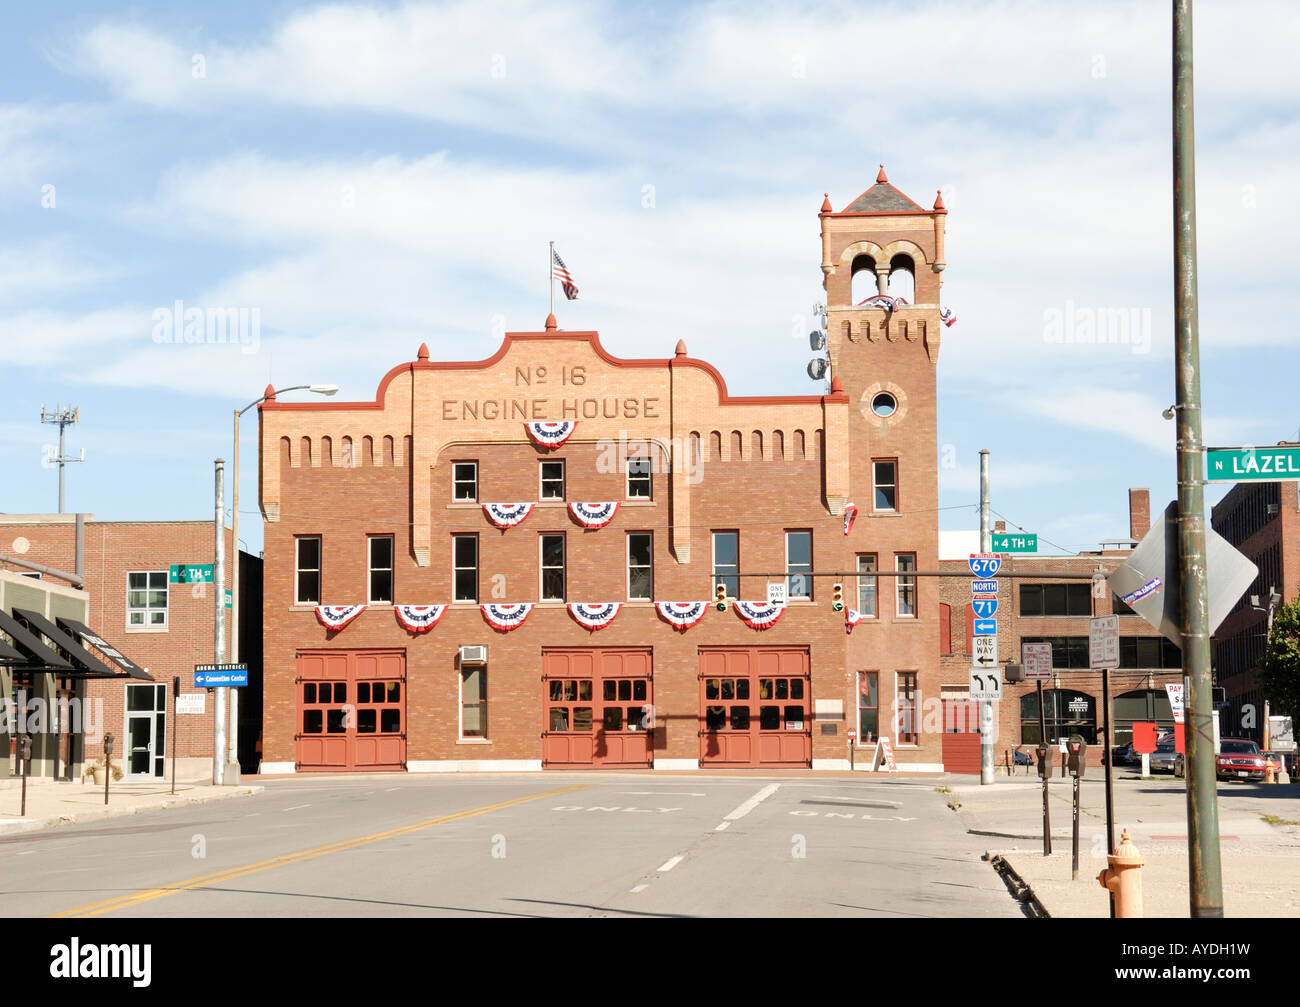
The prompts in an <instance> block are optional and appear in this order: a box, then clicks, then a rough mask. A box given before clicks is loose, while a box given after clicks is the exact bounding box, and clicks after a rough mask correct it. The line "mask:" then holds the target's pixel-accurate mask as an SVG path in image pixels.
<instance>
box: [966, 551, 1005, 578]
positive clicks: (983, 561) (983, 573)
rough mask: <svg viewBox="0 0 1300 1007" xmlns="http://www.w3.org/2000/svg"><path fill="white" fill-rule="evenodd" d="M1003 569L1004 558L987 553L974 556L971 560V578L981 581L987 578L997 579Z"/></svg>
mask: <svg viewBox="0 0 1300 1007" xmlns="http://www.w3.org/2000/svg"><path fill="white" fill-rule="evenodd" d="M1001 569H1002V557H1001V556H994V555H993V554H991V553H986V554H984V555H981V556H972V557H971V558H970V572H971V576H973V577H979V578H981V579H984V578H987V577H996V576H997V575H998V571H999V570H1001Z"/></svg>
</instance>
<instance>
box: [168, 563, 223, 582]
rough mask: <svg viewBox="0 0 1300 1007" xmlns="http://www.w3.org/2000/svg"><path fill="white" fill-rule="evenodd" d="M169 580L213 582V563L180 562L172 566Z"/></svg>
mask: <svg viewBox="0 0 1300 1007" xmlns="http://www.w3.org/2000/svg"><path fill="white" fill-rule="evenodd" d="M167 580H168V581H169V582H170V583H172V584H211V583H212V581H213V575H212V564H211V563H207V564H203V563H180V564H178V565H176V566H173V567H172V568H171V575H170V576H169V577H168V578H167Z"/></svg>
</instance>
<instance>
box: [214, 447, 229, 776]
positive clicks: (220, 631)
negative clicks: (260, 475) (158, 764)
mask: <svg viewBox="0 0 1300 1007" xmlns="http://www.w3.org/2000/svg"><path fill="white" fill-rule="evenodd" d="M225 481H226V463H225V460H224V459H221V458H218V459H217V499H216V533H217V546H216V562H215V563H214V564H213V576H212V579H213V586H214V587H215V588H216V595H217V597H216V601H215V605H216V623H215V626H214V630H215V640H216V646H215V648H214V650H215V655H214V657H213V662H212V663H213V664H225V663H226V487H225ZM212 706H213V711H212V715H213V720H212V784H213V786H218V787H219V786H221V785H222V784H223V783H225V782H226V690H225V688H224V687H222V686H217V688H216V699H215V700H214V701H213V704H212Z"/></svg>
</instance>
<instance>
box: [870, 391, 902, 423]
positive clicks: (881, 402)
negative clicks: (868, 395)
mask: <svg viewBox="0 0 1300 1007" xmlns="http://www.w3.org/2000/svg"><path fill="white" fill-rule="evenodd" d="M871 411H872V412H873V413H875V414H876V415H877V416H879V417H882V418H888V417H890V416H893V415H894V413H895V412H897V411H898V400H897V399H896V398H894V397H893V396H892V395H890V394H889V392H880V393H878V394H877V395H876V397H875V398H873V399H872V400H871Z"/></svg>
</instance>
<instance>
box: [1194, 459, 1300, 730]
mask: <svg viewBox="0 0 1300 1007" xmlns="http://www.w3.org/2000/svg"><path fill="white" fill-rule="evenodd" d="M1296 486H1297V484H1296V483H1294V482H1261V483H1238V484H1237V485H1235V486H1233V488H1232V489H1231V490H1229V491H1228V494H1227V495H1226V496H1225V497H1224V498H1223V499H1222V500H1220V501H1219V503H1218V504H1216V505H1215V506H1214V507H1213V508H1211V510H1210V524H1211V527H1213V528H1214V530H1215V531H1216V532H1218V533H1219V534H1220V535H1222V536H1223V537H1224V538H1225V539H1227V540H1228V541H1229V542H1230V543H1231V544H1232V545H1234V546H1236V547H1237V549H1239V550H1240V551H1241V553H1242V554H1243V555H1244V556H1245V557H1246V558H1247V559H1249V560H1250V561H1251V562H1252V563H1254V564H1255V565H1256V566H1257V567H1258V568H1259V575H1258V576H1257V577H1256V578H1255V582H1254V583H1253V584H1251V586H1250V588H1249V590H1247V591H1246V593H1245V594H1244V595H1243V596H1242V597H1241V600H1239V601H1238V602H1237V604H1236V605H1235V606H1234V607H1233V609H1232V611H1231V612H1230V613H1228V616H1227V618H1226V619H1224V620H1223V623H1222V624H1221V625H1220V626H1219V628H1218V630H1217V631H1216V632H1215V634H1214V672H1215V683H1216V684H1218V685H1220V686H1222V687H1223V690H1224V696H1225V699H1226V708H1225V709H1224V710H1223V712H1222V713H1221V714H1220V721H1221V727H1222V732H1223V734H1224V735H1226V736H1229V737H1240V738H1254V739H1256V740H1257V741H1262V740H1263V737H1262V732H1263V725H1264V700H1265V698H1266V697H1265V696H1264V695H1262V694H1261V693H1260V690H1259V685H1258V674H1259V661H1260V658H1262V657H1263V656H1264V647H1265V644H1266V642H1267V638H1268V606H1269V596H1270V594H1272V593H1274V592H1276V593H1277V594H1278V595H1280V596H1281V599H1282V601H1283V602H1291V601H1294V600H1295V599H1296V598H1297V596H1300V500H1298V499H1297V494H1296Z"/></svg>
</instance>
